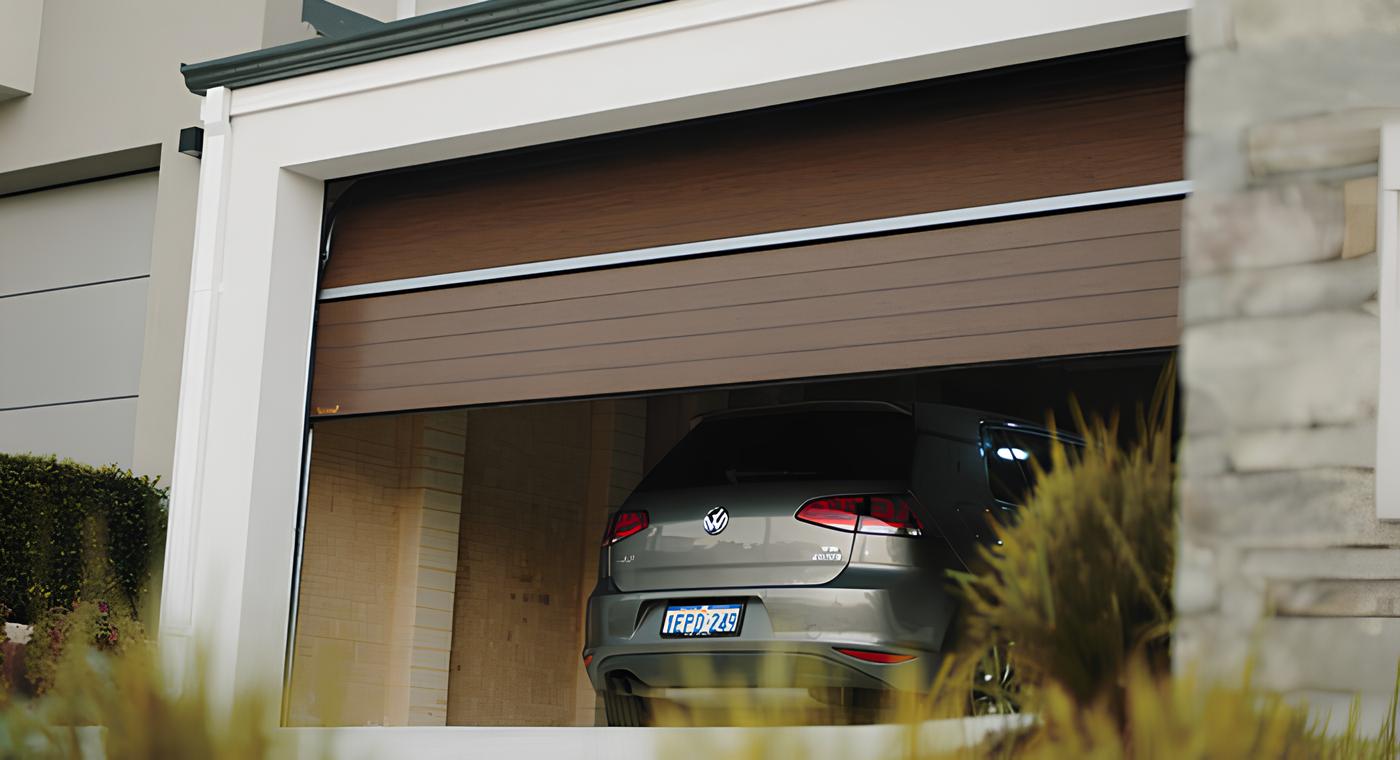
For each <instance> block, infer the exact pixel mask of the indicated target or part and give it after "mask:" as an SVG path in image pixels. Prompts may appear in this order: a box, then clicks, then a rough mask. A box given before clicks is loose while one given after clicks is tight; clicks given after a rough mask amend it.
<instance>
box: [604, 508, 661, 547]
mask: <svg viewBox="0 0 1400 760" xmlns="http://www.w3.org/2000/svg"><path fill="white" fill-rule="evenodd" d="M649 524H651V520H650V519H649V518H648V517H647V513H646V512H642V511H637V512H618V513H617V514H615V515H613V516H612V519H611V520H609V521H608V529H607V531H606V532H605V533H604V534H603V546H608V545H610V544H615V543H617V542H618V541H621V540H622V539H624V538H627V537H628V536H630V535H632V534H633V533H641V532H642V531H644V530H646V528H647V525H649Z"/></svg>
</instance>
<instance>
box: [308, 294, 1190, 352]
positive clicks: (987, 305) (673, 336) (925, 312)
mask: <svg viewBox="0 0 1400 760" xmlns="http://www.w3.org/2000/svg"><path fill="white" fill-rule="evenodd" d="M1176 288H1177V285H1176V284H1175V283H1174V282H1173V283H1171V284H1164V285H1154V286H1150V287H1143V288H1134V289H1127V290H1105V291H1099V292H1093V293H1075V294H1067V295H1058V296H1051V297H1047V298H1030V299H1021V300H1004V301H991V302H979V303H972V304H967V305H963V306H951V307H945V308H935V309H918V310H914V311H902V312H883V313H879V314H868V315H861V316H839V317H834V318H832V319H824V320H813V321H804V322H783V323H774V324H760V325H753V326H748V327H743V328H738V329H725V330H704V331H696V332H689V333H666V334H661V335H656V336H653V337H622V338H618V339H615V340H606V341H593V342H577V341H570V342H568V343H564V344H561V345H549V346H539V347H532V348H527V347H520V348H516V349H512V350H509V351H495V352H485V353H454V354H452V355H450V356H444V357H442V358H437V359H413V360H407V361H380V362H353V363H352V362H346V363H339V362H334V361H327V362H326V363H325V365H324V366H326V367H335V368H337V369H343V368H349V367H356V368H361V369H368V368H373V367H387V366H402V365H408V364H431V363H433V362H439V361H455V360H459V359H471V358H484V357H492V356H511V355H526V354H532V353H543V352H548V351H561V350H570V349H583V348H601V347H605V346H614V345H626V344H629V343H635V342H641V341H656V340H679V339H683V338H700V337H705V336H722V335H731V336H733V335H742V334H744V333H750V332H758V331H766V330H779V329H800V328H808V327H817V326H821V325H835V324H844V323H851V322H860V321H865V320H871V319H886V318H892V317H901V318H906V317H908V318H912V317H937V316H938V315H946V314H954V313H957V312H965V311H972V310H976V309H991V308H998V307H1007V306H1024V305H1031V304H1050V303H1055V302H1059V301H1067V300H1076V299H1085V298H1094V297H1099V296H1117V295H1129V294H1140V295H1147V294H1151V293H1159V292H1163V291H1168V290H1172V291H1174V290H1176ZM804 300H809V299H804ZM760 305H764V304H760ZM637 319H645V317H638V318H637ZM568 326H571V325H565V327H568ZM493 334H494V333H491V332H486V333H481V334H480V336H483V337H490V336H492V335H493ZM450 337H455V336H448V338H450ZM448 338H433V339H425V340H447V339H448ZM377 345H389V346H395V345H399V344H397V343H394V344H377ZM429 350H431V349H429ZM342 354H348V355H350V356H355V355H365V354H368V355H371V356H373V355H375V352H373V351H364V350H362V349H361V347H346V348H325V349H320V348H318V349H317V357H318V361H320V360H324V359H329V358H330V357H332V356H339V355H342Z"/></svg>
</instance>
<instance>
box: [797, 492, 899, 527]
mask: <svg viewBox="0 0 1400 760" xmlns="http://www.w3.org/2000/svg"><path fill="white" fill-rule="evenodd" d="M912 503H913V498H912V497H910V496H899V495H887V496H883V495H882V496H827V497H823V498H820V499H812V500H811V501H809V502H807V503H806V504H803V505H802V508H801V509H798V510H797V519H799V520H801V521H803V522H809V523H812V524H813V525H820V526H822V527H823V528H831V529H833V530H841V531H846V532H847V533H850V532H852V531H854V532H857V533H873V534H876V535H883V536H921V535H923V533H924V525H923V523H921V522H919V516H918V515H916V514H914V509H913V506H912Z"/></svg>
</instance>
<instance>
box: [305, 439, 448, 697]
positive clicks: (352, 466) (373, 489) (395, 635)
mask: <svg viewBox="0 0 1400 760" xmlns="http://www.w3.org/2000/svg"><path fill="white" fill-rule="evenodd" d="M465 425H466V419H465V414H464V413H460V412H459V413H442V414H428V415H406V416H397V417H373V418H365V419H352V420H336V421H334V422H326V423H321V424H318V425H317V426H316V429H315V438H314V444H313V446H312V457H311V470H310V483H309V485H308V491H307V514H306V531H305V545H304V549H303V553H302V566H301V585H300V594H299V601H298V610H297V629H296V646H295V655H294V658H293V667H292V682H291V697H290V701H289V714H288V719H289V722H290V723H292V724H293V725H443V723H444V722H445V720H446V707H447V665H448V662H447V652H448V648H449V647H450V643H451V642H450V633H451V613H452V588H453V585H454V579H455V575H456V559H457V558H456V551H457V528H458V524H459V522H460V519H459V515H460V509H461V488H462V485H461V481H462V460H463V452H464V441H465V432H466V427H465Z"/></svg>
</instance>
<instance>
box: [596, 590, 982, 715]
mask: <svg viewBox="0 0 1400 760" xmlns="http://www.w3.org/2000/svg"><path fill="white" fill-rule="evenodd" d="M930 586H931V584H930V583H929V582H928V573H927V572H919V571H914V570H909V569H905V568H894V567H888V566H884V567H880V566H877V567H872V568H860V567H859V566H851V567H848V568H847V569H846V571H845V572H843V573H842V575H841V576H840V577H839V578H838V579H837V580H836V581H833V582H832V583H829V584H825V585H822V586H783V587H769V588H746V589H723V590H719V591H646V592H621V591H617V590H616V589H615V588H614V587H612V585H611V583H609V582H608V581H607V580H604V581H602V582H600V583H599V586H598V588H597V589H595V590H594V592H593V595H592V596H591V597H590V598H589V601H588V633H587V637H586V643H585V647H584V654H586V655H592V660H591V661H590V663H589V665H588V668H587V669H588V676H589V678H590V680H591V681H592V683H593V686H594V688H595V689H598V690H602V689H603V688H604V686H605V684H607V683H608V682H609V681H610V680H611V679H622V680H624V681H626V682H627V683H629V684H631V685H632V687H633V689H634V690H636V691H641V692H645V691H646V690H647V689H649V688H678V687H679V688H683V687H716V686H719V687H724V686H756V687H807V688H822V687H851V688H867V689H900V690H923V689H926V688H927V687H928V686H929V684H930V683H931V682H932V679H933V677H934V675H935V674H936V673H937V671H938V667H939V664H940V662H941V661H942V654H943V652H942V649H943V645H944V641H945V638H946V636H947V634H948V629H949V624H950V621H951V619H952V617H953V612H954V609H955V606H954V603H953V600H952V599H951V598H950V597H949V596H948V594H947V593H946V592H945V591H944V590H943V589H942V588H940V587H938V586H932V587H930ZM717 600H724V601H729V600H742V601H743V602H744V606H745V610H744V617H743V623H742V627H741V630H740V634H739V635H738V636H734V637H723V638H707V639H675V638H662V637H661V623H662V618H663V617H664V615H665V610H666V607H667V606H668V605H669V604H674V603H683V602H690V603H695V602H704V601H717ZM837 648H853V649H876V650H881V651H885V652H894V653H899V654H908V655H913V656H914V659H912V660H909V661H907V662H902V663H894V664H881V663H872V662H866V661H863V660H858V659H856V658H853V657H850V656H848V655H845V654H841V653H839V652H838V651H836V650H837Z"/></svg>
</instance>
